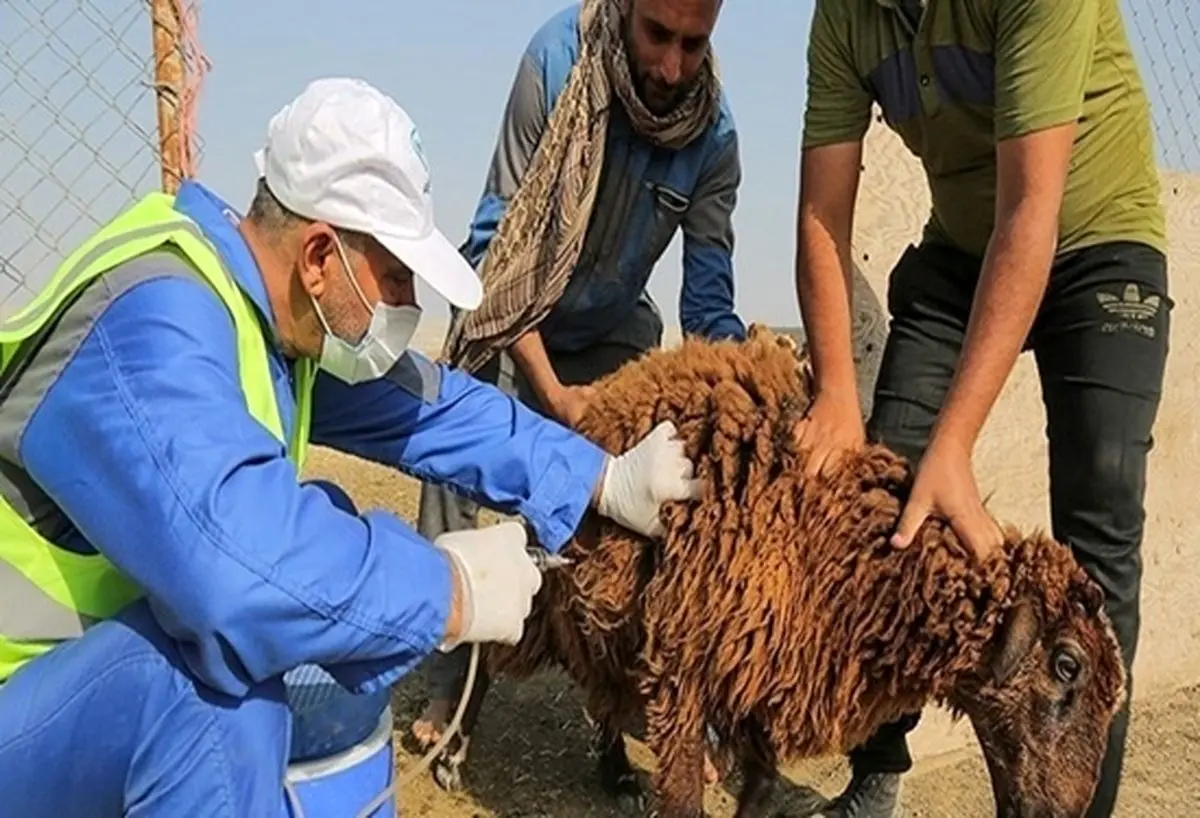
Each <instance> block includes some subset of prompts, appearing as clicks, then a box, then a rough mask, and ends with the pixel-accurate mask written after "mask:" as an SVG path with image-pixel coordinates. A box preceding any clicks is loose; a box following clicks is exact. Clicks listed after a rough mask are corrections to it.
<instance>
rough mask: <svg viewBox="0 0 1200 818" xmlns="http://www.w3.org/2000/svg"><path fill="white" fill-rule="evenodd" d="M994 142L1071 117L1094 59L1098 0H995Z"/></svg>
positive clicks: (1076, 110) (1075, 113)
mask: <svg viewBox="0 0 1200 818" xmlns="http://www.w3.org/2000/svg"><path fill="white" fill-rule="evenodd" d="M996 5H997V7H996V108H995V134H996V139H997V141H1000V140H1005V139H1012V138H1014V137H1020V136H1025V135H1026V134H1030V133H1034V132H1036V131H1040V130H1045V129H1046V128H1052V127H1055V126H1057V125H1065V124H1067V123H1069V122H1075V121H1077V120H1078V119H1079V117H1080V116H1081V115H1082V113H1083V94H1084V88H1085V87H1086V84H1087V79H1088V74H1089V73H1090V72H1091V68H1092V62H1093V60H1094V59H1095V45H1096V27H1097V24H1098V19H1099V0H998V2H997V4H996Z"/></svg>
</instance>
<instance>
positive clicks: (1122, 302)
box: [1096, 282, 1162, 338]
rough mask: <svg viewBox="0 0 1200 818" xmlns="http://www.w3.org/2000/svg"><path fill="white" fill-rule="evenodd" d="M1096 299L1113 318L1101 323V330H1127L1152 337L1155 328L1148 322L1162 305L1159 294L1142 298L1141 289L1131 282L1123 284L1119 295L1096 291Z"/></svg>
mask: <svg viewBox="0 0 1200 818" xmlns="http://www.w3.org/2000/svg"><path fill="white" fill-rule="evenodd" d="M1096 301H1098V302H1099V304H1100V307H1101V309H1103V310H1104V311H1105V312H1107V313H1108V314H1109V315H1111V316H1112V317H1113V318H1114V319H1115V320H1113V321H1105V322H1104V323H1103V324H1101V325H1100V330H1101V332H1117V331H1118V330H1129V331H1132V332H1137V333H1139V334H1141V335H1145V336H1146V337H1147V338H1153V337H1154V334H1155V328H1154V326H1153V325H1151V324H1150V323H1149V322H1150V321H1151V320H1152V319H1153V318H1154V316H1155V315H1157V314H1158V309H1159V307H1160V306H1162V298H1161V297H1160V296H1157V295H1148V296H1146V297H1145V298H1142V291H1141V289H1140V288H1139V287H1138V285H1136V284H1134V283H1132V282H1131V283H1129V284H1126V285H1125V289H1124V290H1122V291H1121V295H1120V296H1116V295H1113V294H1112V293H1104V292H1100V293H1096Z"/></svg>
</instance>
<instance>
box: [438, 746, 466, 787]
mask: <svg viewBox="0 0 1200 818" xmlns="http://www.w3.org/2000/svg"><path fill="white" fill-rule="evenodd" d="M461 754H464V753H454V754H446V753H443V754H442V756H438V757H437V758H436V759H434V760H433V780H434V781H436V782H437V783H438V787H440V788H442V789H444V790H446V792H448V793H457V792H458V790H461V789H462V762H463V760H464V759H463V758H461V757H460V756H461Z"/></svg>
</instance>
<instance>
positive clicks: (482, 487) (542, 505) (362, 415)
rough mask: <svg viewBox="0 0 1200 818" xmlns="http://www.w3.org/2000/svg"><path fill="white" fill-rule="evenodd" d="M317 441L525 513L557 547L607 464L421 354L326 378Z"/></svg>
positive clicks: (575, 439)
mask: <svg viewBox="0 0 1200 818" xmlns="http://www.w3.org/2000/svg"><path fill="white" fill-rule="evenodd" d="M312 439H313V441H314V442H316V443H319V444H321V445H325V446H329V447H331V448H336V449H339V450H342V451H346V452H350V453H352V454H355V455H357V456H359V457H363V458H365V459H368V460H372V461H375V462H377V463H383V464H385V465H388V466H392V467H394V468H397V469H400V470H401V471H403V472H405V473H407V474H410V475H412V476H413V477H416V478H418V479H420V480H424V481H428V482H432V483H439V484H442V485H446V486H449V487H450V488H452V489H453V490H455V491H457V492H459V493H461V494H463V495H464V496H467V497H470V498H471V499H473V500H476V501H477V502H479V503H481V504H483V505H485V506H489V507H491V508H494V509H497V510H499V511H502V512H505V513H509V514H519V515H521V516H522V517H524V518H525V519H526V520H528V521H529V523H530V525H531V526H533V528H534V531H535V532H536V534H537V536H538V539H539V541H540V543H541V545H543V546H544V547H545V548H546V549H548V550H550V551H558V550H560V549H561V548H562V547H563V546H565V545H566V543H567V541H568V540H569V539H570V537H571V535H572V534H573V533H574V532H575V529H576V528H577V527H578V526H579V522H580V520H582V518H583V514H584V512H585V511H586V510H587V507H588V504H589V503H590V501H591V498H592V494H593V492H594V490H595V488H596V486H597V484H598V483H599V480H600V477H601V475H602V473H603V469H604V463H605V460H606V453H605V452H604V451H603V450H602V449H600V448H599V447H598V446H596V445H595V444H593V443H592V442H590V441H589V440H587V439H586V438H584V437H582V436H580V435H578V434H576V433H575V432H573V431H571V430H570V429H568V428H566V427H565V426H561V425H559V424H558V423H556V422H554V421H551V420H547V419H546V418H544V417H542V416H541V415H539V414H537V413H535V412H533V411H531V410H530V409H528V408H527V407H525V406H523V405H522V404H521V403H520V402H518V401H517V400H515V399H513V398H511V397H510V396H508V395H506V394H505V393H504V392H502V391H500V390H499V389H497V388H496V387H494V386H492V385H490V384H485V383H483V382H482V381H479V380H476V379H475V378H472V377H471V376H469V375H466V374H464V373H462V372H459V371H457V370H452V369H448V368H446V367H444V366H440V365H436V364H434V363H433V362H431V361H430V360H429V359H428V358H426V357H425V356H423V355H421V354H419V353H417V352H408V353H406V354H405V356H404V357H403V358H401V359H400V361H399V362H398V363H397V364H396V366H394V367H393V368H392V370H391V372H389V373H388V375H387V377H385V378H383V379H381V380H378V381H371V382H367V383H361V384H356V385H354V386H348V385H347V384H345V383H343V382H341V381H338V380H336V379H335V378H331V377H328V376H326V375H324V374H322V375H321V376H319V377H318V379H317V385H316V389H315V391H314V396H313V431H312Z"/></svg>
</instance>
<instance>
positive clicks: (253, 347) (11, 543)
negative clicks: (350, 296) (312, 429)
mask: <svg viewBox="0 0 1200 818" xmlns="http://www.w3.org/2000/svg"><path fill="white" fill-rule="evenodd" d="M173 201H174V200H173V198H172V197H170V196H168V195H166V194H163V193H151V194H150V195H148V196H146V197H145V198H143V199H142V200H141V201H139V202H138V203H137V204H135V205H134V206H133V207H131V208H130V209H128V210H126V211H125V212H124V213H122V214H120V215H119V216H117V217H116V218H115V219H113V220H112V221H111V222H109V223H108V225H106V226H105V227H103V228H101V229H100V230H99V231H98V232H97V233H96V234H95V235H93V236H92V237H91V238H89V239H88V240H87V241H85V242H84V243H83V245H82V246H80V247H79V248H78V249H77V250H76V251H75V252H74V253H72V254H71V255H70V256H68V257H67V259H66V261H64V262H63V263H62V265H61V266H60V267H59V268H58V270H57V271H56V272H55V274H54V276H53V277H52V278H51V279H50V281H49V282H48V283H47V284H46V286H45V287H44V288H43V289H42V290H41V291H40V292H39V293H38V294H37V295H36V296H35V297H34V298H33V300H32V301H30V303H29V304H27V305H26V306H25V307H24V308H23V309H22V310H20V311H19V312H18V313H17V314H16V315H14V316H12V317H11V318H8V319H7V320H5V321H3V322H0V371H5V370H7V369H8V367H9V366H10V364H11V363H12V362H13V360H14V359H15V358H16V357H17V355H18V353H19V352H20V351H21V350H22V348H23V345H24V343H25V342H26V341H28V340H29V339H30V338H33V337H34V336H35V335H37V333H38V331H39V330H41V329H42V328H43V327H45V326H46V325H47V324H48V323H49V322H50V321H51V320H52V319H54V318H55V317H56V316H57V315H58V314H59V312H60V308H61V307H62V306H63V305H64V304H66V303H67V301H68V299H70V298H71V296H73V295H75V294H76V293H78V292H79V291H80V290H81V289H82V288H83V287H84V286H85V285H87V284H88V283H89V282H92V281H94V280H95V279H96V278H98V277H99V276H101V275H104V274H105V273H106V272H108V271H109V270H111V269H113V268H114V267H116V266H117V265H119V264H123V263H124V262H127V261H130V260H131V259H134V258H136V257H138V256H141V255H143V254H145V253H148V252H150V251H152V250H155V249H158V248H160V247H163V246H164V245H167V244H171V245H174V247H175V248H177V249H178V250H179V251H181V252H182V253H183V255H184V256H185V257H186V258H187V259H188V261H189V262H190V263H191V265H192V266H193V267H194V268H195V269H196V271H198V272H199V273H200V275H201V276H202V277H203V279H204V280H205V281H206V282H207V283H208V284H209V286H211V287H212V288H213V290H214V291H215V292H216V293H217V295H218V296H219V297H220V299H221V301H222V302H223V303H224V304H225V307H226V309H228V310H229V314H230V316H231V318H232V319H233V324H234V329H235V331H236V333H237V351H238V372H239V375H240V379H241V383H242V392H243V394H244V395H245V397H246V408H247V409H248V410H249V411H250V414H251V415H252V416H253V417H254V418H255V419H256V420H257V421H258V422H259V423H261V424H262V425H263V426H265V427H267V429H269V430H270V431H271V432H272V434H274V435H275V437H276V438H277V439H278V440H280V441H281V442H283V424H282V421H281V418H280V415H279V407H278V405H277V404H276V402H275V390H274V388H273V386H272V381H271V372H270V368H269V366H268V357H267V339H266V338H265V337H264V335H263V331H262V327H261V325H260V324H259V320H258V317H257V313H256V312H255V310H254V306H253V304H252V303H251V301H250V299H249V298H248V297H247V296H246V294H245V293H243V292H242V290H241V289H240V288H239V287H238V286H237V284H236V282H235V281H234V279H233V276H232V275H231V274H230V273H229V271H228V270H227V269H226V268H225V266H224V263H223V262H222V260H221V258H220V256H219V255H218V254H217V252H216V250H214V249H213V247H212V245H211V244H209V242H208V241H207V239H205V237H204V235H203V233H202V232H201V231H200V228H199V227H198V226H197V225H196V224H195V222H193V221H192V220H190V219H188V218H187V217H186V216H184V215H183V214H181V213H180V212H178V211H177V210H175V208H174V206H173ZM315 376H316V366H315V362H313V361H311V360H308V359H301V360H299V361H298V362H297V363H296V378H295V393H296V394H295V398H296V422H295V432H294V434H293V436H292V440H291V443H290V445H289V446H288V457H289V458H290V459H291V460H292V461H293V462H294V463H295V464H296V468H297V469H300V468H302V467H303V464H304V456H305V452H306V450H307V444H308V434H309V425H310V420H311V415H312V384H313V379H314V377H315ZM0 411H3V407H2V406H0ZM141 594H142V592H141V589H139V588H138V587H136V585H135V584H134V583H133V582H132V580H130V579H129V578H128V577H126V576H125V575H124V574H122V573H121V572H120V571H118V570H117V568H116V567H115V566H113V564H112V563H110V562H109V561H108V560H107V559H106V558H105V557H104V556H103V555H101V554H78V553H75V552H72V551H67V550H66V549H63V548H59V547H58V546H56V545H54V544H53V543H51V542H49V541H48V540H46V539H44V538H43V537H42V536H41V535H39V534H38V533H37V532H36V531H35V530H34V529H33V528H32V527H30V525H29V524H28V523H27V522H26V521H25V520H24V519H23V518H22V516H21V515H20V514H19V513H18V512H17V511H16V510H15V509H13V507H12V506H11V505H9V504H8V503H7V502H5V501H4V499H3V498H0V683H2V682H3V681H5V680H6V679H8V678H9V677H10V676H11V675H12V674H13V673H15V672H16V671H17V670H18V669H19V668H20V667H21V666H22V665H24V664H25V663H26V662H28V661H30V660H31V659H34V658H36V657H37V656H40V655H41V654H43V653H45V652H46V651H48V650H50V649H51V648H53V647H54V646H55V645H56V644H58V643H59V642H62V641H63V640H65V639H70V638H73V637H76V636H79V635H80V634H81V633H82V632H83V630H84V628H86V627H87V626H88V625H90V624H92V623H94V622H97V621H100V620H104V619H107V618H109V617H112V616H113V615H114V614H116V613H117V612H118V611H120V610H121V609H122V608H124V607H125V606H126V605H128V604H129V603H130V602H132V601H133V600H135V599H137V598H138V597H139V596H141ZM10 606H11V607H10ZM6 608H7V610H6Z"/></svg>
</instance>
